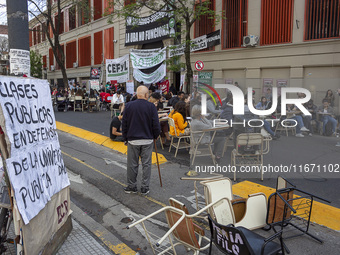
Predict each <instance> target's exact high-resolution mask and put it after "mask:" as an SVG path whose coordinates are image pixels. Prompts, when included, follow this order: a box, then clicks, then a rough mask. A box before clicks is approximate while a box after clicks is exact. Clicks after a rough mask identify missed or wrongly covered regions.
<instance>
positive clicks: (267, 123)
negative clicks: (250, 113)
mask: <svg viewBox="0 0 340 255" xmlns="http://www.w3.org/2000/svg"><path fill="white" fill-rule="evenodd" d="M263 127H264V129H265V130H266V131H267V132H268V133H269V134H270V135H271V136H275V134H274V132H273V130H272V129H271V128H270V124H269V122H268V121H266V120H263Z"/></svg>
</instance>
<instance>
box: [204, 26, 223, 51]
mask: <svg viewBox="0 0 340 255" xmlns="http://www.w3.org/2000/svg"><path fill="white" fill-rule="evenodd" d="M219 44H221V33H220V30H216V31H214V32H211V33H209V34H207V47H208V48H210V47H213V46H216V45H219Z"/></svg>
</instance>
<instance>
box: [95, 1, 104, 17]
mask: <svg viewBox="0 0 340 255" xmlns="http://www.w3.org/2000/svg"><path fill="white" fill-rule="evenodd" d="M102 8H103V5H102V0H93V19H94V20H97V19H100V18H101V17H102V15H103V10H102Z"/></svg>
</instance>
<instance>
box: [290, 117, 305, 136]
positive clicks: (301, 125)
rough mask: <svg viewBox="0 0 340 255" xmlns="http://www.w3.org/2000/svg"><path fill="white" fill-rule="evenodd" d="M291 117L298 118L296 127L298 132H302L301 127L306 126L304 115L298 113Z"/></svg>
mask: <svg viewBox="0 0 340 255" xmlns="http://www.w3.org/2000/svg"><path fill="white" fill-rule="evenodd" d="M290 119H292V120H296V122H297V125H296V127H295V129H296V133H297V134H300V133H301V128H302V127H304V125H303V120H302V117H301V116H300V115H296V116H293V117H291V118H290Z"/></svg>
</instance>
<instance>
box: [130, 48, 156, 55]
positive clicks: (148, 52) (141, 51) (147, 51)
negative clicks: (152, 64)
mask: <svg viewBox="0 0 340 255" xmlns="http://www.w3.org/2000/svg"><path fill="white" fill-rule="evenodd" d="M160 50H161V48H155V49H130V52H132V53H134V54H136V55H138V56H140V57H150V56H152V55H153V54H155V53H158V52H159V51H160Z"/></svg>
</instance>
